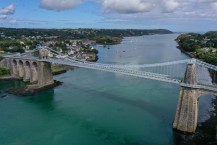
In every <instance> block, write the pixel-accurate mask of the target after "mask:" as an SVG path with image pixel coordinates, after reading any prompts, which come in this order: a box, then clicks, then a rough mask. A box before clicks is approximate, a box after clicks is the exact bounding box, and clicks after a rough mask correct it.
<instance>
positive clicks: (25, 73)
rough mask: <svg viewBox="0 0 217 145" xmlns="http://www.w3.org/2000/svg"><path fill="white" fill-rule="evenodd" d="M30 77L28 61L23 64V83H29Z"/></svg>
mask: <svg viewBox="0 0 217 145" xmlns="http://www.w3.org/2000/svg"><path fill="white" fill-rule="evenodd" d="M30 75H31V71H30V63H29V61H26V62H25V64H24V77H23V81H24V82H28V81H30Z"/></svg>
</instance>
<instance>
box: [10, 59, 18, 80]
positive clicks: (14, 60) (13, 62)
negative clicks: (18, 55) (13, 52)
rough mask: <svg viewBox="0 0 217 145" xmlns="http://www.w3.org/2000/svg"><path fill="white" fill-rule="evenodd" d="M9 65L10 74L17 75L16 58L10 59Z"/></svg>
mask: <svg viewBox="0 0 217 145" xmlns="http://www.w3.org/2000/svg"><path fill="white" fill-rule="evenodd" d="M11 64H12V65H11V67H12V73H11V74H12V76H13V77H18V65H17V60H16V59H12V62H11Z"/></svg>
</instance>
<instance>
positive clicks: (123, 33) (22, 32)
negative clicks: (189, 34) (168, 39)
mask: <svg viewBox="0 0 217 145" xmlns="http://www.w3.org/2000/svg"><path fill="white" fill-rule="evenodd" d="M172 33H173V32H172V31H170V30H167V29H26V28H19V29H18V28H0V34H4V36H7V37H10V36H13V37H21V36H23V37H24V36H42V37H49V36H59V37H63V38H65V37H71V38H75V39H82V38H88V39H91V38H94V37H96V36H100V35H108V36H113V37H127V36H142V35H151V34H172Z"/></svg>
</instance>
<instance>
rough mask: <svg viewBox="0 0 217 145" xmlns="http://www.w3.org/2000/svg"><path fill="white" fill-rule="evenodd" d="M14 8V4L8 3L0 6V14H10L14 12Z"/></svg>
mask: <svg viewBox="0 0 217 145" xmlns="http://www.w3.org/2000/svg"><path fill="white" fill-rule="evenodd" d="M15 9H16V6H15V4H10V5H8V6H7V7H5V8H1V9H0V14H1V15H11V14H14V12H15Z"/></svg>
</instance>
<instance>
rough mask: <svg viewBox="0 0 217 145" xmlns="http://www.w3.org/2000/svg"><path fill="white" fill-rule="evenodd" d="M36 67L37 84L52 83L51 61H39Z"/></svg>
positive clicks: (41, 85)
mask: <svg viewBox="0 0 217 145" xmlns="http://www.w3.org/2000/svg"><path fill="white" fill-rule="evenodd" d="M38 64H39V67H38V75H39V77H38V86H39V87H44V86H47V85H51V84H53V83H54V80H53V75H52V71H51V63H48V62H39V63H38Z"/></svg>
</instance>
